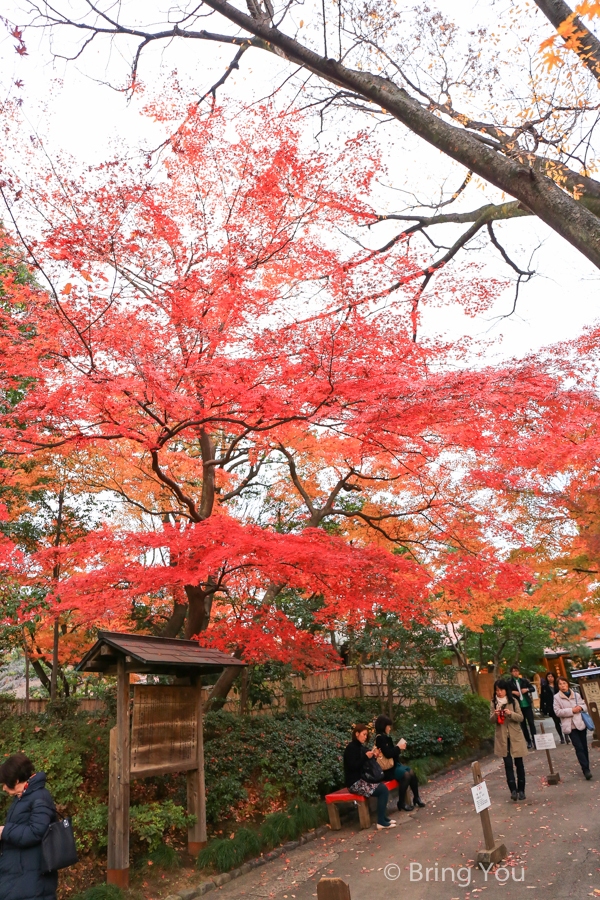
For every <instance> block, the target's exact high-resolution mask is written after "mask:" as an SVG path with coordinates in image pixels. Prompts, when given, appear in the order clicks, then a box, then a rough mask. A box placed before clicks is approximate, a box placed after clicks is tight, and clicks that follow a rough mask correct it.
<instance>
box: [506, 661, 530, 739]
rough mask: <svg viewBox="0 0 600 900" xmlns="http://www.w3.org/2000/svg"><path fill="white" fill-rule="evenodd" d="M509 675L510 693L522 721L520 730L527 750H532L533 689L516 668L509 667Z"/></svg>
mask: <svg viewBox="0 0 600 900" xmlns="http://www.w3.org/2000/svg"><path fill="white" fill-rule="evenodd" d="M510 675H511V678H512V680H513V682H514V684H513V687H512V693H513V695H514V696H515V697H516V698H517V700H518V701H519V706H520V707H521V712H522V713H523V720H522V722H521V728H522V729H523V737H524V738H525V740H526V742H527V749H528V750H533V749H534V746H535V741H534V736H535V722H534V721H533V690H534V687H533V685H532V683H531V682H530V681H528V680H527V678H524V677H523V676H522V675H521V672H520V670H519V667H518V666H511V667H510Z"/></svg>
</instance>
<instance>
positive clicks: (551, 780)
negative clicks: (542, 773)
mask: <svg viewBox="0 0 600 900" xmlns="http://www.w3.org/2000/svg"><path fill="white" fill-rule="evenodd" d="M540 731H541V732H542V734H546V732H545V731H544V724H543V722H540ZM546 756H547V758H548V768H549V769H550V773H549V775H548V776H547V777H548V784H558V782H559V781H560V773H559V772H555V771H554V767H553V766H552V757H551V756H550V751H549V750H546Z"/></svg>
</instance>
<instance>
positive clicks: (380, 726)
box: [375, 716, 425, 812]
mask: <svg viewBox="0 0 600 900" xmlns="http://www.w3.org/2000/svg"><path fill="white" fill-rule="evenodd" d="M392 726H393V722H392V720H391V719H390V718H389V717H388V716H378V717H377V719H376V720H375V733H376V735H377V737H376V738H375V746H376V747H377V749H378V750H379V751H380V753H381V756H382V757H383V761H386V762H385V766H382V768H384V771H385V772H386V775H389V777H390V778H395V779H396V781H397V782H398V809H400V810H404V811H405V812H412V810H413V809H414V808H415V806H419V807H421V808H422V807H423V806H425V804H424V803H423V801H422V800H421V798H420V797H419V779H418V778H417V776H416V775H415V773H414V772H413V770H412V769H411V768H409V767H408V766H405V765H403V764H402V763H401V762H400V756H401V754H402V751H403V750H406V741H405V740H404V738H402V739H401V740H400V741H398V743H397V744H394V742H393V740H392V736H391V731H392ZM388 760H391V761H392V762H393V765H391V766H390V765H389V763H388V762H387V761H388ZM378 761H379V764H380V765H381V764H382V758H379V760H378ZM408 788H410V789H411V791H412V793H413V797H414V804H413V805H411V804H409V803H407V802H406V792H407V790H408Z"/></svg>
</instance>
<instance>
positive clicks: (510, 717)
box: [490, 678, 527, 800]
mask: <svg viewBox="0 0 600 900" xmlns="http://www.w3.org/2000/svg"><path fill="white" fill-rule="evenodd" d="M513 687H514V684H513V682H512V681H508V680H505V679H503V678H500V679H499V680H498V681H496V682H495V684H494V696H493V698H492V701H491V703H490V719H491V721H492V722H493V723H494V725H495V726H496V733H495V735H494V753H495V754H496V756H501V757H502V758H503V759H504V771H505V772H506V783H507V784H508V789H509V791H510V796H511V797H512V799H513V800H525V765H524V763H523V757H525V756H527V745H526V743H525V737H524V735H523V732H522V730H521V722H522V721H523V712H522V710H521V707H520V705H519V704H518V703H517V700H516V698H515V697H514V696H513ZM513 760H514V766H513ZM515 766H516V769H517V780H516V782H515Z"/></svg>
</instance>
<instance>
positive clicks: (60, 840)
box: [42, 818, 79, 874]
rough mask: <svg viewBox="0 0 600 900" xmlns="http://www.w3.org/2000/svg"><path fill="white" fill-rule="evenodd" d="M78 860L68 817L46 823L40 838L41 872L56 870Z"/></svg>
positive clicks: (71, 825)
mask: <svg viewBox="0 0 600 900" xmlns="http://www.w3.org/2000/svg"><path fill="white" fill-rule="evenodd" d="M76 862H79V857H78V856H77V848H76V846H75V835H74V834H73V824H72V822H71V819H70V818H66V819H58V821H56V822H52V823H51V824H50V825H48V830H47V831H46V834H45V835H44V837H43V838H42V872H43V873H44V874H45V873H46V872H56V870H57V869H66V868H68V866H74V865H75V863H76Z"/></svg>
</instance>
